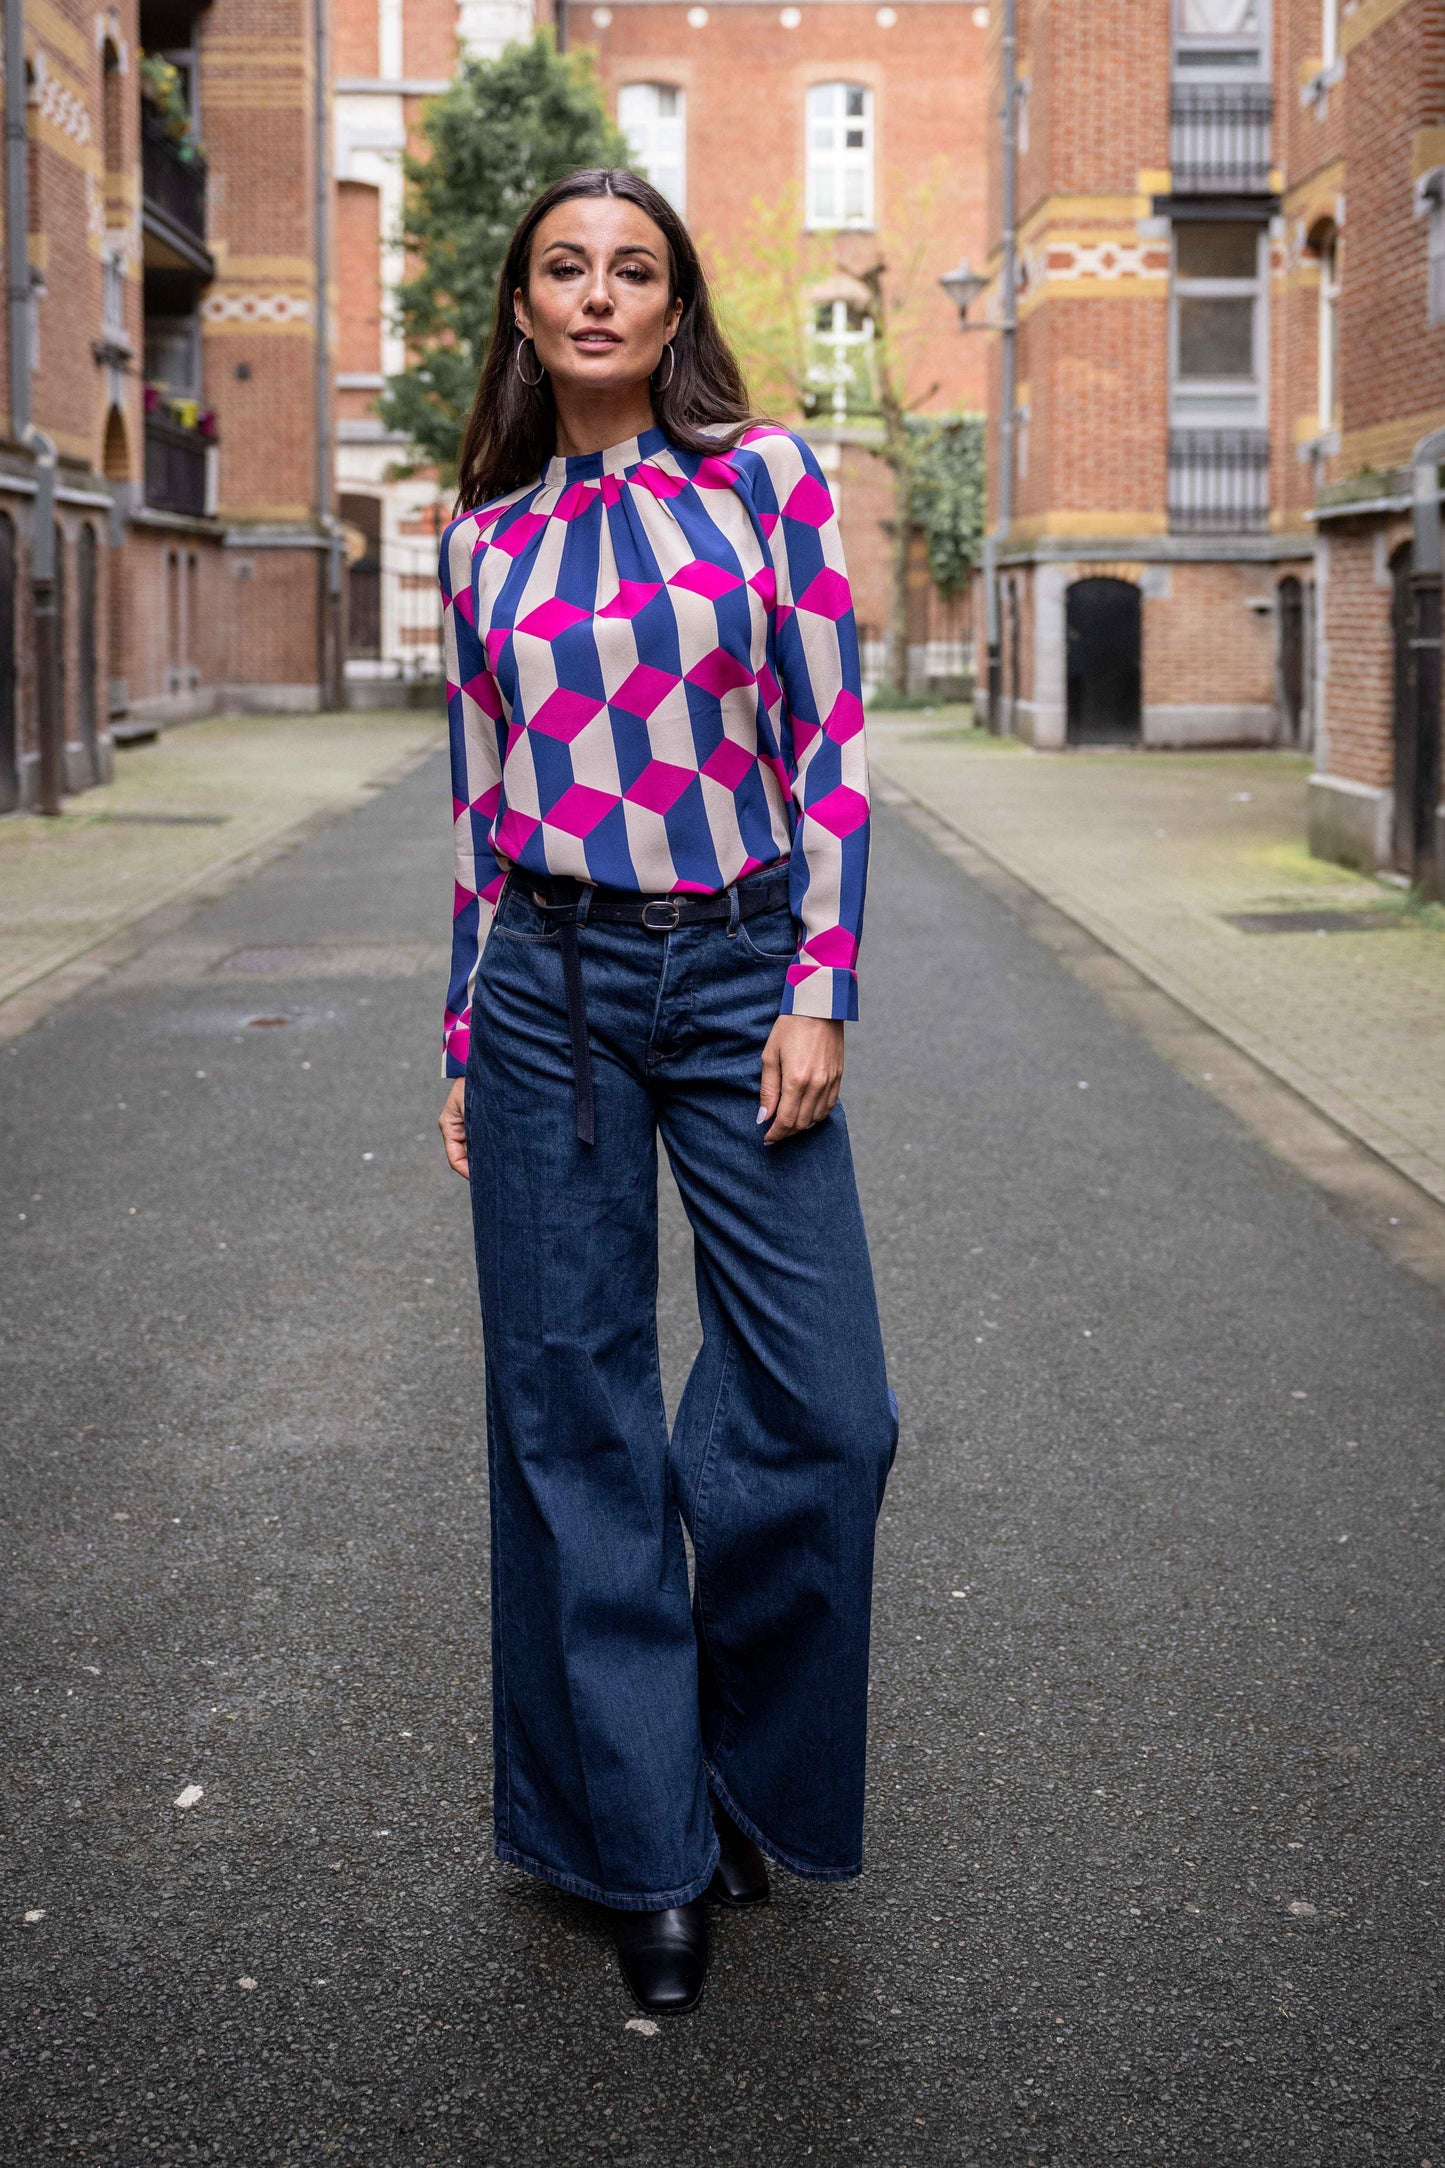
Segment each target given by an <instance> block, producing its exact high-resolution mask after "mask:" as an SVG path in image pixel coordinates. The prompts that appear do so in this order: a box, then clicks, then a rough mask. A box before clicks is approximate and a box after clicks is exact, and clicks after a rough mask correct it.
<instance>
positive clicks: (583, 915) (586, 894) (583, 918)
mask: <svg viewBox="0 0 1445 2168" xmlns="http://www.w3.org/2000/svg"><path fill="white" fill-rule="evenodd" d="M596 893H597V888H596V883H595V882H592V881H584V882H583V883H582V885H581V892H580V894H579V895H578V898H577V924H578V925H579V926H585V925H586V923H587V913H588V912H589V911H590V910H591V908H592V898H593V897H594V896H595V895H596Z"/></svg>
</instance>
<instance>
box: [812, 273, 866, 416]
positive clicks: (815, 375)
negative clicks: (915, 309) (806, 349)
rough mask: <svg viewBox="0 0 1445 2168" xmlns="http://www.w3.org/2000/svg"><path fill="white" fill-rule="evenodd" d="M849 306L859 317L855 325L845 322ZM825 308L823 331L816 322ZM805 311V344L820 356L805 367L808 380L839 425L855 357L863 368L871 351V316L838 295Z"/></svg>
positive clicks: (846, 404) (844, 412)
mask: <svg viewBox="0 0 1445 2168" xmlns="http://www.w3.org/2000/svg"><path fill="white" fill-rule="evenodd" d="M850 308H851V309H852V312H853V314H854V315H855V316H857V317H859V318H860V319H861V321H860V323H859V324H857V325H856V326H855V325H852V324H850V323H849V321H848V312H849V310H850ZM825 309H826V310H827V311H828V314H829V324H828V328H827V330H826V331H825V330H823V329H822V328H820V326H819V323H818V318H819V316H820V315H821V314H822V312H823V310H825ZM808 314H809V318H810V321H809V325H808V344H809V346H810V347H811V348H812V350H813V351H814V352H815V353H816V354H817V355H818V357H819V359H818V360H817V361H816V362H815V363H813V364H812V365H811V366H810V368H809V370H808V380H809V382H810V383H811V384H814V385H815V386H816V387H817V389H818V391H819V393H820V394H821V395H824V396H826V398H827V401H828V405H829V408H830V409H831V418H832V420H833V422H834V423H835V424H836V425H837V426H838V427H840V428H841V427H842V425H843V423H844V422H846V421H847V419H848V414H849V400H848V392H849V387H850V385H851V384H852V381H853V364H854V359H855V358H861V359H862V360H863V362H864V366H865V368H866V367H867V360H868V355H869V353H871V350H872V346H873V319H872V317H871V316H869V315H867V314H866V313H865V312H864V311H863V310H861V309H860V308H859V307H858V306H857V304H856V303H852V302H849V301H848V300H847V299H846V298H845V297H840V296H834V297H832V298H831V299H828V300H819V301H814V302H811V303H810V304H809V309H808Z"/></svg>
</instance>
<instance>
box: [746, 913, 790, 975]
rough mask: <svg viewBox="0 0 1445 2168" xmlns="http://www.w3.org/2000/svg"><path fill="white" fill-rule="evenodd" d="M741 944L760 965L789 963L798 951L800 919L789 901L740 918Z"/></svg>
mask: <svg viewBox="0 0 1445 2168" xmlns="http://www.w3.org/2000/svg"><path fill="white" fill-rule="evenodd" d="M737 938H738V942H739V944H740V946H741V947H742V948H743V949H745V950H746V951H747V953H748V954H749V955H750V956H753V957H755V958H756V959H757V961H758V962H759V963H760V964H788V963H791V962H792V960H793V958H794V957H795V956H796V955H797V953H798V922H797V920H796V919H795V918H794V916H793V914H792V912H791V911H790V910H789V909H788V906H787V905H786V904H785V903H780V904H779V905H778V906H777V908H776V909H775V910H772V911H759V913H758V915H757V917H756V918H745V919H742V920H740V921H739V923H738V931H737Z"/></svg>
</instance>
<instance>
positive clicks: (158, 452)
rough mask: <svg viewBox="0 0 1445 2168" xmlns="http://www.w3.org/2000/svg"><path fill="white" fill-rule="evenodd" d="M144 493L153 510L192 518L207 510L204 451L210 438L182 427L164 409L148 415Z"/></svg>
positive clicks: (197, 431) (202, 516) (148, 504)
mask: <svg viewBox="0 0 1445 2168" xmlns="http://www.w3.org/2000/svg"><path fill="white" fill-rule="evenodd" d="M145 439H146V493H145V501H146V505H147V507H148V508H149V509H150V510H151V511H153V512H184V513H188V514H189V515H190V516H191V517H192V518H193V519H203V518H204V517H205V513H206V451H207V446H208V444H209V443H210V441H211V440H210V439H209V438H208V437H205V436H203V435H202V434H201V432H200V430H199V429H185V428H183V427H182V426H181V424H180V423H179V422H178V421H176V420H174V419H173V417H172V416H171V415H169V414H166V413H164V412H159V413H153V414H147V416H146V418H145Z"/></svg>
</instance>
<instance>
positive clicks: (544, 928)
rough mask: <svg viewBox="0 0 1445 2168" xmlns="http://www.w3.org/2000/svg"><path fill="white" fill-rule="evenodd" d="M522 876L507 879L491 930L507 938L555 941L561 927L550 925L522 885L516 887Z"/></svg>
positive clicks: (523, 876)
mask: <svg viewBox="0 0 1445 2168" xmlns="http://www.w3.org/2000/svg"><path fill="white" fill-rule="evenodd" d="M524 880H525V875H520V874H514V875H512V876H511V878H510V879H509V880H508V882H507V885H506V887H505V888H504V889H503V891H502V894H501V896H500V897H499V898H498V901H497V908H496V912H495V913H494V915H493V918H492V927H493V930H494V931H495V932H496V933H498V934H500V935H501V936H502V937H503V938H504V939H506V940H508V941H534V942H542V941H555V940H557V938H558V936H559V935H560V933H561V930H562V929H561V927H560V926H557V925H551V924H549V923H548V921H547V920H546V919H545V918H544V917H543V915H542V913H541V912H540V911H539V910H538V908H537V906H536V904H535V903H533V901H532V899H531V897H530V896H529V895H528V894H527V891H526V889H525V887H519V886H518V883H519V881H524Z"/></svg>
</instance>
